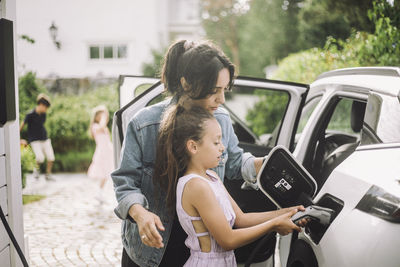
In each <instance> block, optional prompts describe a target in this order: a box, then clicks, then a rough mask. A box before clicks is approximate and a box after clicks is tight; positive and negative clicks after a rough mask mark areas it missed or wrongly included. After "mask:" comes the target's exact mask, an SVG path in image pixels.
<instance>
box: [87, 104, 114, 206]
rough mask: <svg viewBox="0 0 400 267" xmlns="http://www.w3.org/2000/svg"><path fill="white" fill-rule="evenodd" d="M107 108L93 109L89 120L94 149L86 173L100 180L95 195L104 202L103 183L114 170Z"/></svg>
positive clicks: (98, 107)
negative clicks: (98, 188)
mask: <svg viewBox="0 0 400 267" xmlns="http://www.w3.org/2000/svg"><path fill="white" fill-rule="evenodd" d="M107 123H108V110H107V108H106V107H105V106H103V105H100V106H97V107H95V108H94V109H93V111H92V118H91V120H90V126H89V135H90V137H92V138H93V139H94V140H95V142H96V149H95V151H94V154H93V158H92V163H91V164H90V166H89V169H88V172H87V175H88V177H90V178H94V179H99V180H100V192H99V195H98V196H97V199H98V201H99V202H100V203H101V204H102V203H103V202H104V195H103V191H104V185H105V184H106V182H107V179H109V178H110V177H111V176H110V174H111V172H112V171H113V170H114V164H113V148H112V143H111V137H110V131H109V130H108V128H107Z"/></svg>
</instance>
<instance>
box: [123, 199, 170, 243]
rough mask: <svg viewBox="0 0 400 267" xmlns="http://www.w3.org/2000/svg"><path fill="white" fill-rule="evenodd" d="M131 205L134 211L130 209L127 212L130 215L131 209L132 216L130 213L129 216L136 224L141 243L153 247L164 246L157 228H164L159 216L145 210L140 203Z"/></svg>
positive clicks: (161, 229)
mask: <svg viewBox="0 0 400 267" xmlns="http://www.w3.org/2000/svg"><path fill="white" fill-rule="evenodd" d="M134 206H135V207H134ZM132 207H133V209H134V211H133V210H132V209H130V210H129V214H130V215H131V210H132V213H133V214H132V215H133V216H132V215H131V217H132V218H133V219H134V220H135V221H136V223H137V225H138V229H139V235H140V239H141V240H142V242H143V244H145V245H146V246H149V247H154V248H162V247H164V244H163V242H162V237H161V235H160V233H159V232H158V230H160V231H164V230H165V228H164V226H163V224H162V223H161V220H160V217H158V216H157V215H156V214H154V213H152V212H150V211H148V210H146V209H145V208H143V207H142V206H140V205H133V206H132ZM157 229H158V230H157Z"/></svg>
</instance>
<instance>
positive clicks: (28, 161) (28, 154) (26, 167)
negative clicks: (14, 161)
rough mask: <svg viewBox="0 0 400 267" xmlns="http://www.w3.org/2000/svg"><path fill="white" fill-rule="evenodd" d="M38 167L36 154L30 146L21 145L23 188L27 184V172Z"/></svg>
mask: <svg viewBox="0 0 400 267" xmlns="http://www.w3.org/2000/svg"><path fill="white" fill-rule="evenodd" d="M35 167H36V160H35V154H33V151H32V149H31V147H30V146H21V178H22V188H25V186H26V174H27V173H29V172H32V171H33V169H34V168H35Z"/></svg>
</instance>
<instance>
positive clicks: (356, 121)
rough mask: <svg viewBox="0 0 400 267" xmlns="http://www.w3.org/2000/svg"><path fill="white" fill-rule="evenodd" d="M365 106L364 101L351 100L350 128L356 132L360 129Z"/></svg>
mask: <svg viewBox="0 0 400 267" xmlns="http://www.w3.org/2000/svg"><path fill="white" fill-rule="evenodd" d="M365 107H366V103H364V102H358V101H353V104H352V106H351V128H352V129H353V131H354V132H356V133H358V132H360V131H361V129H362V126H363V122H364V114H365Z"/></svg>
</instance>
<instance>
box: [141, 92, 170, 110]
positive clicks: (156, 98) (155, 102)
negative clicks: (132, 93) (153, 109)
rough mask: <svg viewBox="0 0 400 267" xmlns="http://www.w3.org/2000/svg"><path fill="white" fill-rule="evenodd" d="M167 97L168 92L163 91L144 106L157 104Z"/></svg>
mask: <svg viewBox="0 0 400 267" xmlns="http://www.w3.org/2000/svg"><path fill="white" fill-rule="evenodd" d="M167 97H169V94H168V92H163V93H162V94H159V95H158V96H156V97H155V98H153V99H152V100H151V101H150V102H149V103H147V105H146V107H148V106H151V105H154V104H157V103H159V102H161V101H163V100H164V99H166V98H167Z"/></svg>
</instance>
